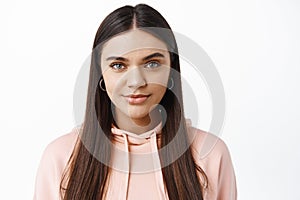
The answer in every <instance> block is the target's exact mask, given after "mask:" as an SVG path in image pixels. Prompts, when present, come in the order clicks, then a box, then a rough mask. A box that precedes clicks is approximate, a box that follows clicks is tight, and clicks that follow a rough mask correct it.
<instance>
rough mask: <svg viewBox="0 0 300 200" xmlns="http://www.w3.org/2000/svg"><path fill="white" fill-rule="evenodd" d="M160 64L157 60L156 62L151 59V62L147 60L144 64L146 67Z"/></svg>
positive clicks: (154, 66) (155, 66)
mask: <svg viewBox="0 0 300 200" xmlns="http://www.w3.org/2000/svg"><path fill="white" fill-rule="evenodd" d="M159 66H160V63H159V62H157V61H151V62H148V63H147V64H146V67H147V68H151V69H152V68H157V67H159Z"/></svg>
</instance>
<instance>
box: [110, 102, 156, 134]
mask: <svg viewBox="0 0 300 200" xmlns="http://www.w3.org/2000/svg"><path fill="white" fill-rule="evenodd" d="M161 120H162V118H161V114H160V112H159V110H158V109H153V110H152V111H151V112H150V113H149V115H146V116H145V117H143V118H130V117H129V116H127V115H126V114H125V113H123V112H122V111H120V110H119V109H117V108H116V109H115V121H116V125H117V126H118V128H119V129H122V130H125V131H128V132H132V133H136V134H142V133H145V132H147V131H149V130H151V129H153V128H155V127H156V126H157V125H158V124H159V123H160V122H161Z"/></svg>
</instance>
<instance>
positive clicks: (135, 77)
mask: <svg viewBox="0 0 300 200" xmlns="http://www.w3.org/2000/svg"><path fill="white" fill-rule="evenodd" d="M146 84H147V83H146V80H145V77H144V74H143V73H142V72H141V69H140V67H138V66H136V67H133V68H132V69H130V70H129V71H128V74H127V86H128V87H130V88H133V89H137V88H139V87H142V86H145V85H146Z"/></svg>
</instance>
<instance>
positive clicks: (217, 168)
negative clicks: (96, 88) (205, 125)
mask: <svg viewBox="0 0 300 200" xmlns="http://www.w3.org/2000/svg"><path fill="white" fill-rule="evenodd" d="M187 122H188V123H187V125H188V134H189V135H188V136H189V138H190V141H191V149H192V154H193V156H194V158H195V160H196V163H197V164H198V165H199V166H200V167H201V168H202V169H203V171H204V172H205V174H206V175H207V177H208V189H206V190H205V191H204V199H205V200H236V199H237V188H236V179H235V173H234V169H233V165H232V161H231V157H230V153H229V150H228V148H227V146H226V144H225V143H224V142H223V141H222V139H220V138H219V137H217V136H215V135H213V134H211V133H208V132H204V131H202V130H200V129H197V128H194V127H192V126H191V123H190V121H187ZM161 129H162V125H161V123H160V124H159V125H158V126H156V127H155V128H154V129H152V130H150V131H147V132H146V133H142V134H139V135H137V134H135V133H131V132H128V131H124V130H121V129H118V128H116V127H115V126H112V129H111V131H112V134H113V136H114V141H113V143H114V146H115V148H113V151H112V162H111V167H112V174H111V176H110V179H109V187H108V192H107V198H106V199H114V200H124V199H129V200H131V199H132V200H137V199H143V200H148V199H149V200H153V199H155V200H156V199H157V200H160V199H161V200H165V199H169V198H168V194H167V191H166V187H165V186H164V183H163V176H162V171H161V166H160V162H159V157H158V146H160V135H161ZM78 130H79V127H75V128H73V129H72V131H70V133H68V134H66V135H63V136H61V137H59V138H57V139H56V140H54V141H53V142H51V143H50V144H49V145H48V146H47V147H46V149H45V151H44V153H43V156H42V159H41V161H40V165H39V168H38V172H37V176H36V183H35V193H34V198H33V199H34V200H48V199H49V200H50V199H51V200H55V199H57V200H59V199H60V197H59V185H60V180H61V176H62V173H63V170H64V168H65V166H66V164H67V162H68V159H69V157H70V155H71V153H72V151H73V148H74V145H75V142H76V139H77V137H78V132H79V131H78Z"/></svg>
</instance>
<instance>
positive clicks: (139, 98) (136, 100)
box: [124, 94, 150, 104]
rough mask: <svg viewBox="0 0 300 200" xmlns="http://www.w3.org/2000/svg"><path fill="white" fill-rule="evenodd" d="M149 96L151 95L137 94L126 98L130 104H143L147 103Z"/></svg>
mask: <svg viewBox="0 0 300 200" xmlns="http://www.w3.org/2000/svg"><path fill="white" fill-rule="evenodd" d="M149 96H150V95H144V94H137V95H127V96H124V97H125V99H126V100H127V101H128V103H130V104H141V103H143V102H145V101H146V100H147V99H148V97H149Z"/></svg>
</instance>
